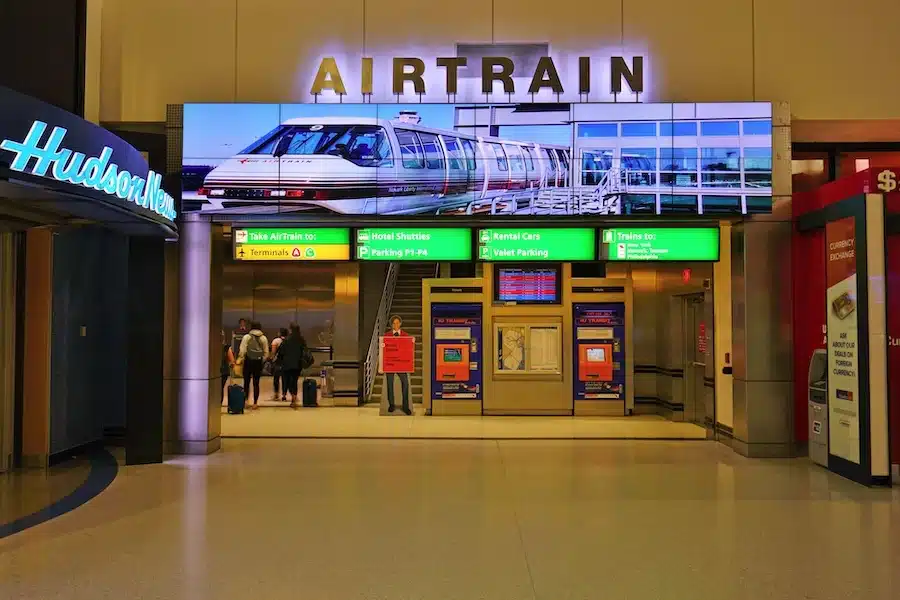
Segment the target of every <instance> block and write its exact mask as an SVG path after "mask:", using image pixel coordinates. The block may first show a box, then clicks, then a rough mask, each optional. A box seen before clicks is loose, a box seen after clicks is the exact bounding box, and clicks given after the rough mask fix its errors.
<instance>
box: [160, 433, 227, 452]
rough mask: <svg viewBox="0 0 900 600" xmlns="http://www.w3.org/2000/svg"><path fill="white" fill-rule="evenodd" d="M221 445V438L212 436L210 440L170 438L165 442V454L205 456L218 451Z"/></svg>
mask: <svg viewBox="0 0 900 600" xmlns="http://www.w3.org/2000/svg"><path fill="white" fill-rule="evenodd" d="M221 447H222V438H221V437H218V436H217V437H214V438H213V439H211V440H206V441H205V442H204V441H196V440H170V441H169V442H166V454H168V455H174V456H179V455H190V456H206V455H208V454H212V453H213V452H216V451H218V450H219V449H220V448H221Z"/></svg>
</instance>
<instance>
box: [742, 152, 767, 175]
mask: <svg viewBox="0 0 900 600" xmlns="http://www.w3.org/2000/svg"><path fill="white" fill-rule="evenodd" d="M744 170H745V171H771V170H772V149H771V148H744Z"/></svg>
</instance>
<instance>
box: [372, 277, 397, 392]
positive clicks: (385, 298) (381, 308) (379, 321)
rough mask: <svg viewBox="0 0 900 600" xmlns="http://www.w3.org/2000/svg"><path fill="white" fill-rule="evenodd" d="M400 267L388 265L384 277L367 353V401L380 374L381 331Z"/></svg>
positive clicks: (387, 315)
mask: <svg viewBox="0 0 900 600" xmlns="http://www.w3.org/2000/svg"><path fill="white" fill-rule="evenodd" d="M399 272H400V267H399V265H398V264H397V263H390V264H389V265H388V270H387V274H386V275H385V278H384V289H383V290H382V291H381V300H380V301H379V303H378V314H377V315H376V316H375V326H374V328H373V329H372V341H371V342H369V351H368V352H367V353H366V365H365V369H366V371H365V378H364V380H363V381H364V387H365V389H364V392H365V396H364V399H365V401H367V402H368V400H369V398H370V397H371V396H372V388H373V387H374V386H375V378H376V376H377V375H378V345H379V338H380V337H381V333H382V332H383V331H385V330H386V329H387V325H388V322H387V320H388V318H389V317H390V312H391V305H392V303H393V302H394V289H395V288H396V287H397V275H398V274H399Z"/></svg>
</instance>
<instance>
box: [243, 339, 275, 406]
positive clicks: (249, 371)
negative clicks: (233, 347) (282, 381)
mask: <svg viewBox="0 0 900 600" xmlns="http://www.w3.org/2000/svg"><path fill="white" fill-rule="evenodd" d="M267 358H269V340H267V339H266V334H264V333H263V332H262V326H261V325H260V324H259V322H257V321H254V322H253V323H251V324H250V331H249V332H248V333H247V334H246V335H245V336H244V339H243V340H241V352H240V355H239V356H238V362H239V363H242V364H243V367H244V402H245V403H249V401H250V384H251V383H252V384H253V410H256V409H257V408H259V378H260V377H261V376H262V372H263V363H264V362H265V361H266V359H267Z"/></svg>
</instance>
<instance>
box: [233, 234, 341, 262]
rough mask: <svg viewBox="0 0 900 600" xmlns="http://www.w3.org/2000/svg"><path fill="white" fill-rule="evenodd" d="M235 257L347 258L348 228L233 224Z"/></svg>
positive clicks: (245, 258) (290, 259)
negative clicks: (243, 225)
mask: <svg viewBox="0 0 900 600" xmlns="http://www.w3.org/2000/svg"><path fill="white" fill-rule="evenodd" d="M233 237H234V258H235V260H253V261H255V260H276V261H277V260H288V261H308V260H350V229H348V228H346V227H329V228H316V227H305V228H286V227H279V228H275V227H248V228H235V229H234V230H233Z"/></svg>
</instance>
